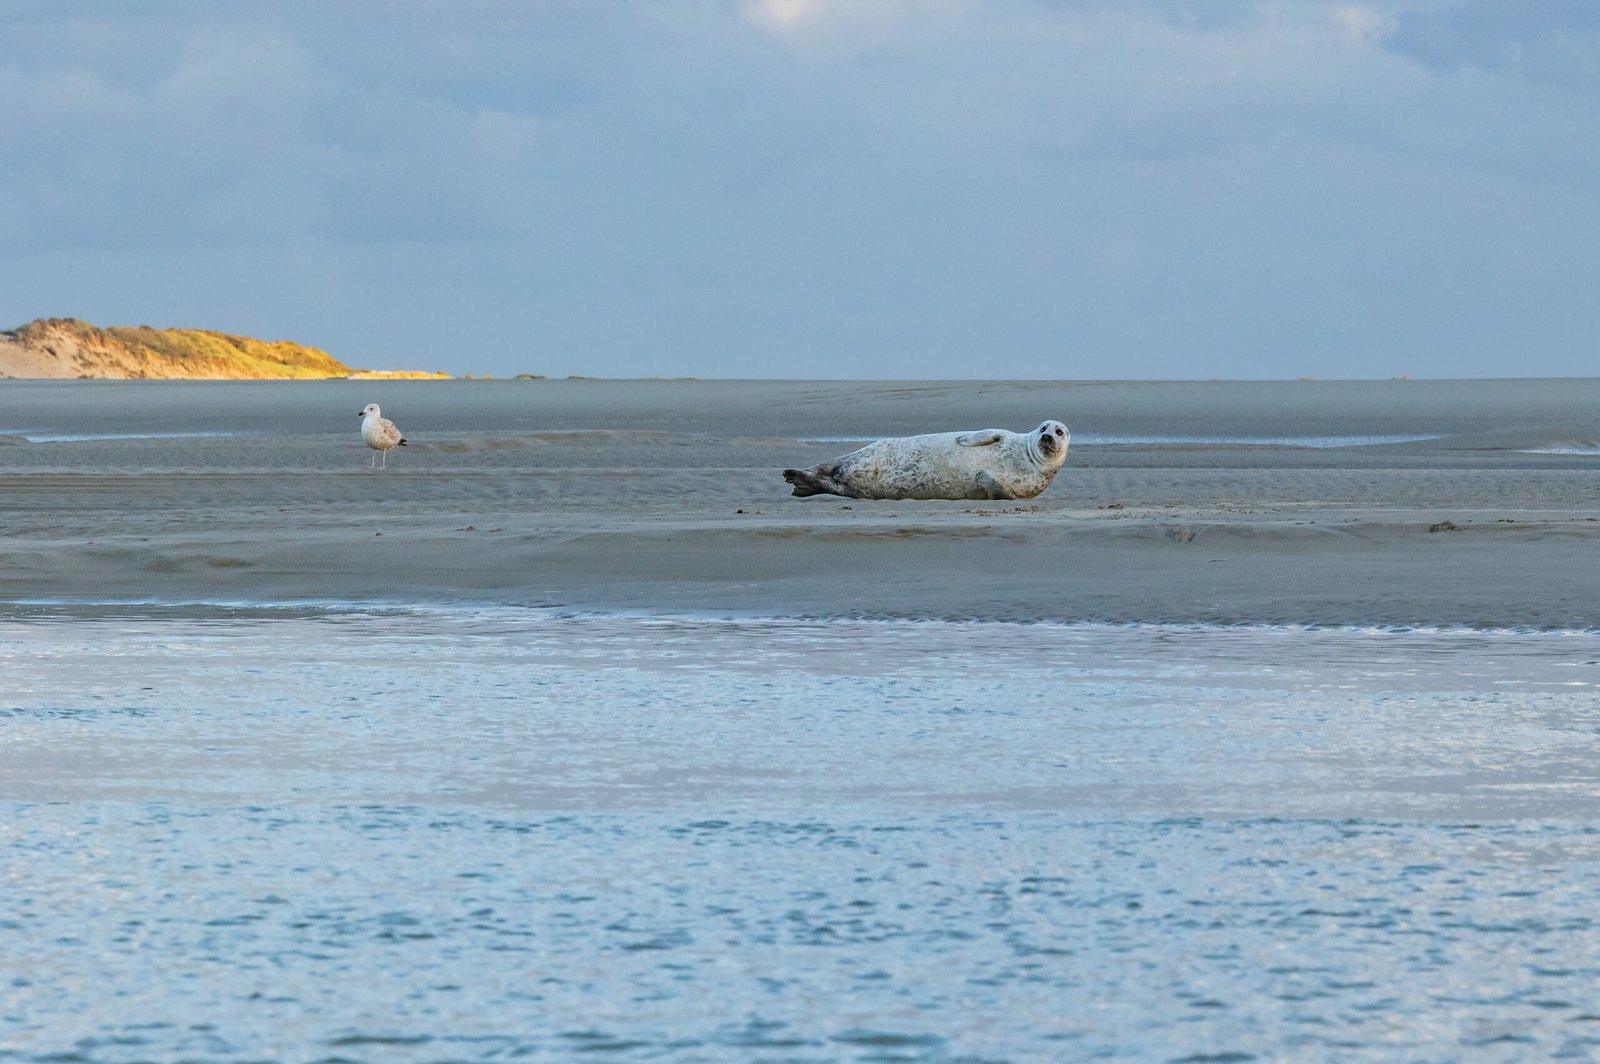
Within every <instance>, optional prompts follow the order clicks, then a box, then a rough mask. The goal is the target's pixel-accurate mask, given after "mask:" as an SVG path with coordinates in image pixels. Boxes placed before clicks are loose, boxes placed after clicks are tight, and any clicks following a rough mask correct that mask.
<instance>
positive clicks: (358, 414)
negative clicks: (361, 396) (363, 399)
mask: <svg viewBox="0 0 1600 1064" xmlns="http://www.w3.org/2000/svg"><path fill="white" fill-rule="evenodd" d="M366 413H367V412H366V411H365V410H357V411H356V417H364V416H366Z"/></svg>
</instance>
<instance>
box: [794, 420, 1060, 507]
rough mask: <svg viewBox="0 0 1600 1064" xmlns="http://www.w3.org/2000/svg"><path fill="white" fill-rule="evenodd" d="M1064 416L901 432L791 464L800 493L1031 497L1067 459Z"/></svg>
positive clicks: (880, 496) (871, 496) (864, 496)
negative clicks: (1029, 426) (1025, 427)
mask: <svg viewBox="0 0 1600 1064" xmlns="http://www.w3.org/2000/svg"><path fill="white" fill-rule="evenodd" d="M1071 439H1072V434H1071V433H1069V432H1068V431H1067V427H1066V426H1065V425H1063V424H1062V423H1061V422H1059V421H1046V422H1044V423H1043V424H1041V425H1040V426H1039V427H1038V428H1037V429H1034V430H1033V431H1032V432H1008V431H1007V430H1005V429H980V430H978V431H977V432H934V433H928V434H927V435H923V436H896V437H891V438H889V439H886V440H878V441H877V442H876V443H869V444H867V445H866V446H865V447H863V448H861V449H860V450H859V451H851V452H850V453H849V454H847V455H845V456H844V457H843V458H836V459H834V460H833V461H831V462H824V463H822V464H821V465H819V466H813V467H812V468H810V469H785V470H784V471H783V479H784V480H787V481H788V482H789V483H790V484H793V485H794V494H796V495H799V496H802V497H804V496H807V495H844V496H847V497H849V498H852V499H1031V498H1033V497H1034V496H1035V495H1037V494H1039V493H1040V492H1041V491H1043V490H1044V489H1045V488H1047V487H1049V486H1050V481H1051V480H1053V479H1054V478H1055V475H1056V473H1057V472H1058V471H1059V470H1060V469H1061V464H1062V463H1063V462H1065V461H1066V459H1067V444H1068V442H1070V440H1071Z"/></svg>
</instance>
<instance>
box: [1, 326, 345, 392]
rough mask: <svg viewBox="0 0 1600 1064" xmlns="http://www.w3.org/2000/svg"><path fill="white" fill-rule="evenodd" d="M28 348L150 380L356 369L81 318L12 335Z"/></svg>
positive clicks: (218, 336)
mask: <svg viewBox="0 0 1600 1064" xmlns="http://www.w3.org/2000/svg"><path fill="white" fill-rule="evenodd" d="M12 337H13V339H14V342H16V343H18V344H21V345H23V346H26V347H33V348H37V349H40V350H45V351H52V352H57V353H64V352H65V350H67V349H76V352H77V357H78V360H79V361H80V362H83V363H85V364H87V365H90V366H98V367H103V368H105V369H108V370H110V369H113V368H115V367H118V366H122V367H128V368H130V369H132V368H138V369H142V371H143V372H142V373H141V375H143V376H151V377H180V376H195V377H219V376H225V377H270V378H301V377H305V378H317V377H343V376H346V375H348V374H349V373H350V372H351V370H350V367H349V366H346V365H345V364H344V363H342V362H340V361H339V360H338V359H335V358H334V357H333V356H331V355H329V354H328V353H327V352H326V351H319V350H317V349H316V348H314V347H302V346H301V345H299V344H291V343H286V342H283V341H277V342H267V341H263V340H254V339H251V338H250V337H247V336H230V335H228V334H226V333H219V332H210V331H207V330H204V329H152V328H150V327H149V326H148V325H140V326H136V327H112V328H107V329H102V328H99V327H98V326H94V325H90V324H89V323H88V322H84V321H79V320H77V319H76V318H43V319H40V320H38V321H32V322H29V323H28V324H26V325H24V326H22V327H21V328H19V329H17V330H16V331H15V332H13V333H12Z"/></svg>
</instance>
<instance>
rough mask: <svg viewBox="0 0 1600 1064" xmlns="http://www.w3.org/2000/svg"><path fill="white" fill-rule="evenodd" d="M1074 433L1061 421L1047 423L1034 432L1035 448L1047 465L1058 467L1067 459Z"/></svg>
mask: <svg viewBox="0 0 1600 1064" xmlns="http://www.w3.org/2000/svg"><path fill="white" fill-rule="evenodd" d="M1071 440H1072V433H1070V432H1068V431H1067V426H1065V425H1063V424H1062V423H1061V422H1059V421H1046V422H1045V423H1044V424H1042V425H1040V426H1039V427H1038V428H1037V429H1035V430H1034V431H1033V443H1034V447H1035V448H1036V449H1037V450H1038V452H1039V458H1040V460H1041V461H1042V462H1043V463H1044V464H1045V465H1052V466H1058V465H1060V464H1061V463H1062V462H1063V461H1065V460H1066V457H1067V444H1068V443H1069V442H1071Z"/></svg>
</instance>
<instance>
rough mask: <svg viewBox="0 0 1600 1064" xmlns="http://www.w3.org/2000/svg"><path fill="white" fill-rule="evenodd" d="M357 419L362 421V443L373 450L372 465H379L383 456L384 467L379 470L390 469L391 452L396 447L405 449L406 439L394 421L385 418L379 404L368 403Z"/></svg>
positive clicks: (358, 412) (358, 411) (357, 412)
mask: <svg viewBox="0 0 1600 1064" xmlns="http://www.w3.org/2000/svg"><path fill="white" fill-rule="evenodd" d="M356 417H359V418H360V419H361V441H362V442H363V443H365V444H366V445H367V446H368V447H371V448H372V450H373V455H372V464H373V465H374V466H377V465H378V455H380V454H381V455H383V465H381V466H378V468H380V469H387V468H389V452H390V451H391V450H393V449H394V448H396V447H404V446H405V445H406V438H405V437H404V436H402V435H400V430H399V429H397V428H395V427H394V422H393V421H390V420H389V419H388V418H386V417H384V416H383V412H382V411H380V410H379V409H378V404H377V403H368V404H367V405H366V406H364V407H362V408H361V409H360V410H357V411H356Z"/></svg>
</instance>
